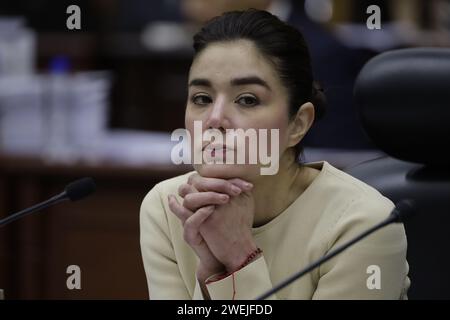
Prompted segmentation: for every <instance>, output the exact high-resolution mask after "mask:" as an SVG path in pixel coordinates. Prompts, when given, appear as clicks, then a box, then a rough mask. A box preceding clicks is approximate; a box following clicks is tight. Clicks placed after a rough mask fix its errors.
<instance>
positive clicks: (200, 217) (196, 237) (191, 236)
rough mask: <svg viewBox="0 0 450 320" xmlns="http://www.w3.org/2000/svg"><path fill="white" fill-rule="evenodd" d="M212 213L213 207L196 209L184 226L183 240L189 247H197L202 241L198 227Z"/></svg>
mask: <svg viewBox="0 0 450 320" xmlns="http://www.w3.org/2000/svg"><path fill="white" fill-rule="evenodd" d="M213 212H214V206H207V207H203V208H200V209H198V210H197V211H196V212H195V213H194V214H193V215H192V216H190V217H189V218H188V219H187V220H186V222H185V224H184V234H183V236H184V240H185V241H186V242H187V243H188V244H190V245H194V246H196V245H199V244H201V242H202V241H203V237H202V236H201V235H200V231H199V229H200V225H201V224H202V223H203V222H204V221H205V220H206V219H207V218H208V217H209V216H210V215H211V214H212V213H213Z"/></svg>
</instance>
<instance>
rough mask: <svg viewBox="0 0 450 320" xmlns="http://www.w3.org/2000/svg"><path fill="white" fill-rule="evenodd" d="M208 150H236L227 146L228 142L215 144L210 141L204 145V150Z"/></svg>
mask: <svg viewBox="0 0 450 320" xmlns="http://www.w3.org/2000/svg"><path fill="white" fill-rule="evenodd" d="M206 149H208V150H234V149H232V148H229V147H227V145H226V144H214V143H209V144H206V145H204V146H203V148H202V151H205V150H206Z"/></svg>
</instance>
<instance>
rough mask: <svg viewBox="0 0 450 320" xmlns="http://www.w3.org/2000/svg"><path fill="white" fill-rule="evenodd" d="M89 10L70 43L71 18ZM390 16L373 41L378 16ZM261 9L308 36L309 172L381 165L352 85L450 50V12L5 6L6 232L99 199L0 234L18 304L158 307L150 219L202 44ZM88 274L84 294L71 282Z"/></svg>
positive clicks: (10, 294) (170, 168) (22, 0)
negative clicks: (313, 106) (320, 110)
mask: <svg viewBox="0 0 450 320" xmlns="http://www.w3.org/2000/svg"><path fill="white" fill-rule="evenodd" d="M73 4H76V5H78V6H79V7H80V9H81V29H80V30H68V29H67V26H66V20H67V19H68V17H69V16H70V14H68V13H66V9H67V7H69V6H70V5H73ZM373 4H376V5H378V6H379V7H380V9H381V29H380V30H369V29H368V28H367V26H366V20H367V18H368V17H369V14H368V13H366V9H367V7H368V6H369V5H373ZM245 8H258V9H264V10H268V11H270V12H272V13H273V14H276V15H277V16H278V17H279V18H280V19H282V20H284V21H287V22H289V23H290V24H292V25H294V26H296V27H297V28H299V29H300V30H301V31H302V32H303V34H304V36H305V38H306V40H307V42H308V44H309V46H310V51H311V55H312V61H313V71H314V77H315V79H316V80H318V81H319V82H320V83H321V84H322V86H323V87H324V89H325V93H326V95H327V99H328V110H327V114H326V116H325V118H324V119H323V120H321V121H320V122H318V123H317V124H316V125H315V127H314V128H313V129H312V130H311V131H310V132H309V133H308V135H307V137H306V139H305V141H304V144H305V154H304V160H305V161H316V160H327V161H329V162H330V163H332V164H333V165H335V166H337V167H338V168H345V167H347V166H350V165H354V164H356V163H360V162H362V161H364V160H367V159H372V158H376V157H379V156H381V155H383V153H382V152H381V151H380V150H378V149H377V148H376V147H375V146H374V145H373V144H372V143H371V141H370V140H369V139H368V138H367V136H366V135H365V133H364V132H363V130H362V128H361V125H360V123H359V120H358V114H357V112H356V109H355V106H354V102H353V84H354V81H355V78H356V76H357V75H358V72H359V71H360V69H361V68H362V66H363V65H364V63H365V62H367V61H368V59H370V58H371V57H373V56H375V55H377V54H379V53H381V52H383V51H387V50H392V49H398V48H407V47H422V46H431V47H450V0H391V1H389V0H385V1H375V0H371V1H365V0H314V1H313V0H305V1H293V0H292V1H288V0H247V1H246V0H240V1H237V0H209V1H206V0H161V1H144V0H127V1H125V0H89V1H88V0H85V1H74V0H71V1H65V0H58V1H57V0H54V1H50V0H33V1H31V0H14V1H8V0H2V1H1V2H0V218H2V217H5V216H7V215H9V214H10V213H13V212H16V211H18V210H20V209H23V208H25V207H27V206H31V205H33V204H35V203H37V202H39V201H43V200H45V199H46V198H48V197H50V196H52V195H54V194H56V193H59V192H60V191H61V189H62V188H63V187H64V186H65V185H66V184H67V183H68V182H70V181H72V180H74V179H76V178H79V177H83V176H91V177H93V178H94V179H95V180H96V183H97V185H98V191H97V193H96V195H95V196H94V197H91V198H89V199H87V200H85V201H83V202H80V203H74V204H69V203H65V204H61V205H59V206H57V207H54V208H51V209H47V210H46V211H45V212H42V213H41V214H38V215H33V216H29V217H26V218H24V219H22V220H21V221H17V222H15V223H13V224H10V225H8V226H7V227H5V228H2V229H0V288H1V289H3V290H4V293H5V298H6V299H146V298H147V297H148V294H147V286H146V280H145V275H144V270H143V266H142V261H141V256H140V248H139V220H138V218H139V207H140V203H141V201H142V199H143V197H144V196H145V194H146V193H147V192H148V191H149V190H150V189H151V188H152V187H153V185H154V184H155V183H157V182H159V181H161V180H163V179H167V178H169V177H172V176H174V175H178V174H181V173H184V172H187V171H188V170H190V168H189V167H188V166H175V165H173V164H172V163H171V161H170V151H171V148H172V146H173V144H174V142H171V140H170V134H171V132H172V131H173V130H175V129H176V128H181V127H183V126H184V108H185V100H186V94H187V88H186V87H187V86H186V82H187V77H188V70H189V66H190V63H191V59H192V54H193V50H192V44H191V42H192V41H191V39H192V35H193V34H194V33H195V32H196V31H197V30H198V29H199V27H200V26H201V25H202V24H203V23H204V22H205V21H207V20H208V19H210V18H212V17H214V16H216V15H219V14H221V13H222V12H225V11H229V10H236V9H245ZM69 265H78V266H80V268H81V285H82V288H81V290H69V289H68V288H67V286H66V279H67V277H68V274H66V268H67V267H68V266H69Z"/></svg>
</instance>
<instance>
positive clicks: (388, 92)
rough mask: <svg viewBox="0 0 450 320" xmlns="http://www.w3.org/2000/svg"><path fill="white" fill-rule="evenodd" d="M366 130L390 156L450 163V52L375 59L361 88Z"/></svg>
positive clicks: (432, 50) (358, 83)
mask: <svg viewBox="0 0 450 320" xmlns="http://www.w3.org/2000/svg"><path fill="white" fill-rule="evenodd" d="M355 99H356V103H357V105H358V113H359V117H360V119H361V122H362V125H363V127H364V129H365V131H366V133H367V135H368V136H369V138H371V139H372V141H373V142H374V143H375V145H377V146H378V147H379V148H380V149H381V150H383V151H384V152H386V153H387V154H389V155H391V156H393V157H395V158H398V159H401V160H405V161H412V162H418V163H424V164H427V165H442V164H449V162H450V153H449V152H447V151H448V148H449V146H450V49H448V48H413V49H401V50H393V51H389V52H385V53H382V54H380V55H378V56H376V57H374V58H373V59H371V60H370V61H369V62H368V63H367V64H366V65H365V66H364V67H363V68H362V70H361V72H360V74H359V76H358V78H357V80H356V84H355Z"/></svg>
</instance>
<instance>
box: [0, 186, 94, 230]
mask: <svg viewBox="0 0 450 320" xmlns="http://www.w3.org/2000/svg"><path fill="white" fill-rule="evenodd" d="M94 191H95V183H94V180H93V179H92V178H82V179H79V180H76V181H74V182H71V183H69V184H68V185H67V186H66V187H65V188H64V191H63V192H61V193H60V194H58V195H56V196H54V197H52V198H50V199H48V200H46V201H44V202H41V203H38V204H36V205H34V206H32V207H29V208H27V209H24V210H22V211H19V212H16V213H14V214H12V215H10V216H8V217H6V218H4V219H1V220H0V227H3V226H4V225H7V224H8V223H11V222H13V221H15V220H17V219H19V218H22V217H24V216H26V215H29V214H31V213H33V212H36V211H39V210H42V209H45V208H47V207H50V206H52V205H55V204H57V203H60V202H62V201H65V200H70V201H78V200H81V199H83V198H85V197H87V196H89V195H90V194H92V193H94Z"/></svg>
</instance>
